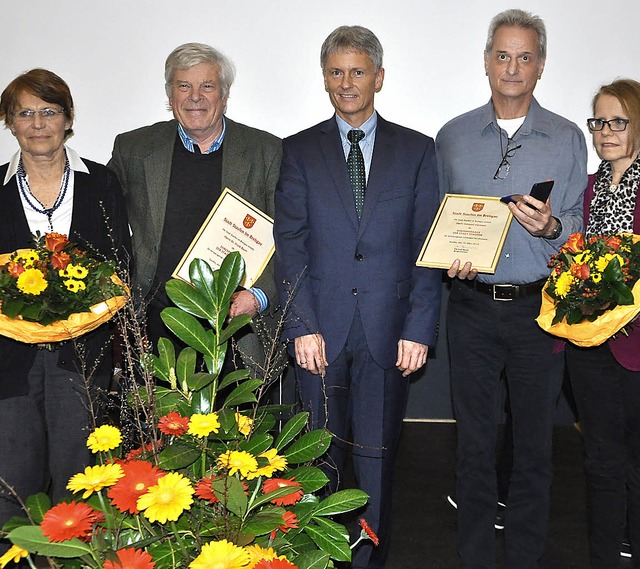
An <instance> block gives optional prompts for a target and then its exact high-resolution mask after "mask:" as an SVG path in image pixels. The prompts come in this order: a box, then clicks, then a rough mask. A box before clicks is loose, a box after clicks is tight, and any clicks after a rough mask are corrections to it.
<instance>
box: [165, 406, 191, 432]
mask: <svg viewBox="0 0 640 569" xmlns="http://www.w3.org/2000/svg"><path fill="white" fill-rule="evenodd" d="M188 428H189V417H182V416H181V415H180V413H177V412H176V411H172V412H171V413H169V414H168V415H165V416H164V417H160V421H158V429H160V431H161V432H163V433H164V434H165V435H176V436H177V437H179V436H180V435H184V434H185V433H186V432H187V429H188Z"/></svg>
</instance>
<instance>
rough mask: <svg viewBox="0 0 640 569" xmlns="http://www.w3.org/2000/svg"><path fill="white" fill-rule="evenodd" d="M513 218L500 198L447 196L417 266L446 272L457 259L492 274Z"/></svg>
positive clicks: (482, 271)
mask: <svg viewBox="0 0 640 569" xmlns="http://www.w3.org/2000/svg"><path fill="white" fill-rule="evenodd" d="M512 217H513V214H512V213H511V212H510V211H509V208H508V207H507V205H506V204H505V203H503V202H501V201H500V198H495V197H487V196H468V195H463V194H446V195H445V197H444V200H442V203H441V204H440V208H439V209H438V213H437V215H436V218H435V220H434V222H433V225H432V226H431V229H430V230H429V234H428V235H427V239H426V240H425V242H424V245H423V246H422V250H421V251H420V255H419V256H418V261H417V263H416V264H417V265H418V266H419V267H432V268H438V269H448V268H449V267H450V266H451V264H452V263H453V261H455V260H456V259H460V266H462V265H464V264H465V263H466V262H467V261H470V262H471V264H472V265H473V267H474V268H476V269H478V271H479V272H481V273H495V272H496V266H497V265H498V260H499V259H500V252H501V251H502V247H503V245H504V240H505V239H506V237H507V232H508V231H509V224H510V223H511V218H512Z"/></svg>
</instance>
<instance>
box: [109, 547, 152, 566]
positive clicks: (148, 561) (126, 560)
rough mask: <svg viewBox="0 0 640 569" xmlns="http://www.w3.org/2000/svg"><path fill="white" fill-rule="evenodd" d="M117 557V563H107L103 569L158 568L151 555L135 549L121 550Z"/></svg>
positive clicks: (117, 552)
mask: <svg viewBox="0 0 640 569" xmlns="http://www.w3.org/2000/svg"><path fill="white" fill-rule="evenodd" d="M116 557H117V558H118V560H117V561H105V562H104V564H103V565H102V567H103V569H153V568H154V567H155V566H156V563H155V561H154V560H153V557H151V555H150V554H148V553H147V552H146V551H142V550H140V549H134V548H133V547H127V548H125V549H119V550H118V551H116Z"/></svg>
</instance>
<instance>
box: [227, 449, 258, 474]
mask: <svg viewBox="0 0 640 569" xmlns="http://www.w3.org/2000/svg"><path fill="white" fill-rule="evenodd" d="M218 466H219V467H220V468H226V469H227V470H228V471H229V475H230V476H233V475H234V474H235V473H236V472H239V473H240V476H243V477H244V478H249V476H250V475H251V474H252V473H255V471H256V470H257V469H258V461H257V460H256V459H255V457H254V456H253V455H252V454H250V453H248V452H247V451H244V450H228V451H226V452H223V453H222V454H221V455H220V456H219V457H218ZM254 477H255V476H254Z"/></svg>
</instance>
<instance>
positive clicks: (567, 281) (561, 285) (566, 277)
mask: <svg viewBox="0 0 640 569" xmlns="http://www.w3.org/2000/svg"><path fill="white" fill-rule="evenodd" d="M575 282H576V278H575V277H574V276H573V275H572V274H571V273H570V272H569V271H565V272H564V273H562V274H561V275H560V276H559V277H558V279H557V280H556V294H557V295H558V296H559V297H560V298H564V297H565V296H567V294H568V293H569V291H570V290H571V285H573V283H575Z"/></svg>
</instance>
